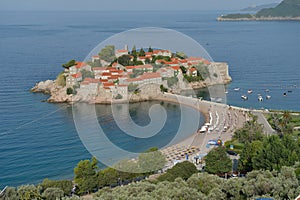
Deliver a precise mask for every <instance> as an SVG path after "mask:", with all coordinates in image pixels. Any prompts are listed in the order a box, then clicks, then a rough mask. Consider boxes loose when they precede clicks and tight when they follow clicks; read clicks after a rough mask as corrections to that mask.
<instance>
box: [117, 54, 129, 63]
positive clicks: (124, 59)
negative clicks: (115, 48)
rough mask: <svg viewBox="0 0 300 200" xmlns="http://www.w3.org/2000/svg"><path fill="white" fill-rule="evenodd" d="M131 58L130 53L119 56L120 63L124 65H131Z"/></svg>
mask: <svg viewBox="0 0 300 200" xmlns="http://www.w3.org/2000/svg"><path fill="white" fill-rule="evenodd" d="M130 60H131V58H130V55H123V56H120V57H119V58H118V63H119V64H121V65H123V66H129V65H130V64H131V63H130Z"/></svg>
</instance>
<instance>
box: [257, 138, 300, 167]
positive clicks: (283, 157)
mask: <svg viewBox="0 0 300 200" xmlns="http://www.w3.org/2000/svg"><path fill="white" fill-rule="evenodd" d="M296 161H299V144H297V141H295V140H294V139H293V138H292V136H289V135H285V136H284V137H283V138H280V137H279V136H278V135H272V136H270V137H268V138H266V139H265V140H264V141H263V147H262V149H261V150H260V151H259V152H258V154H257V155H256V156H254V157H253V159H252V162H253V169H266V170H273V169H275V170H280V169H281V167H282V166H292V165H294V164H295V162H296Z"/></svg>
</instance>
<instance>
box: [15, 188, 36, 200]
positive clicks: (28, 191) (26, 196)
mask: <svg viewBox="0 0 300 200" xmlns="http://www.w3.org/2000/svg"><path fill="white" fill-rule="evenodd" d="M18 196H19V199H20V200H33V199H34V200H41V199H42V197H41V195H40V193H39V190H38V189H37V188H36V187H35V186H34V185H21V186H19V187H18Z"/></svg>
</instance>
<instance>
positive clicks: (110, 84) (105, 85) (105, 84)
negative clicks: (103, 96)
mask: <svg viewBox="0 0 300 200" xmlns="http://www.w3.org/2000/svg"><path fill="white" fill-rule="evenodd" d="M114 85H115V84H114V83H110V82H108V83H103V86H104V87H109V86H114Z"/></svg>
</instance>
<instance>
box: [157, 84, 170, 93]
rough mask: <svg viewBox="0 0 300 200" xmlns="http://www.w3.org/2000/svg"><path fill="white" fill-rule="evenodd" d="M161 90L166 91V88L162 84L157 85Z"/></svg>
mask: <svg viewBox="0 0 300 200" xmlns="http://www.w3.org/2000/svg"><path fill="white" fill-rule="evenodd" d="M159 88H160V91H161V92H168V88H165V87H164V86H163V85H160V86H159Z"/></svg>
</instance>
